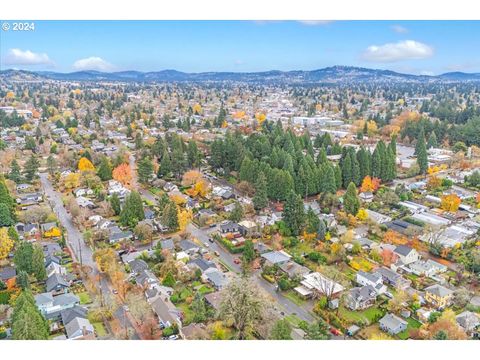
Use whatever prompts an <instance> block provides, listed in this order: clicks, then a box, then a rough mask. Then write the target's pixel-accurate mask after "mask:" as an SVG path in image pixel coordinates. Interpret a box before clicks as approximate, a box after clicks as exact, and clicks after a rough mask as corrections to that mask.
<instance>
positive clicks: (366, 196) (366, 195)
mask: <svg viewBox="0 0 480 360" xmlns="http://www.w3.org/2000/svg"><path fill="white" fill-rule="evenodd" d="M358 197H359V198H360V200H362V201H363V202H372V201H373V194H372V193H371V192H370V191H367V192H361V193H360V194H359V195H358Z"/></svg>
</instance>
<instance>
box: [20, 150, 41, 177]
mask: <svg viewBox="0 0 480 360" xmlns="http://www.w3.org/2000/svg"><path fill="white" fill-rule="evenodd" d="M39 167H40V162H39V161H38V159H37V157H36V156H35V155H34V154H32V155H31V156H30V157H29V158H28V160H27V162H26V163H25V167H24V169H23V171H24V173H25V179H26V180H27V181H29V182H31V181H32V180H33V179H35V177H36V176H37V171H38V168H39Z"/></svg>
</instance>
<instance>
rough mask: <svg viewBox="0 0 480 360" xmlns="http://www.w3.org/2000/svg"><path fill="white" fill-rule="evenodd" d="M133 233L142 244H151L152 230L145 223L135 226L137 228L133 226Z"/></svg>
mask: <svg viewBox="0 0 480 360" xmlns="http://www.w3.org/2000/svg"><path fill="white" fill-rule="evenodd" d="M134 232H135V236H136V237H137V238H138V240H140V241H142V242H150V243H151V242H152V240H153V229H152V227H151V226H150V225H148V224H146V223H139V224H137V226H135V229H134Z"/></svg>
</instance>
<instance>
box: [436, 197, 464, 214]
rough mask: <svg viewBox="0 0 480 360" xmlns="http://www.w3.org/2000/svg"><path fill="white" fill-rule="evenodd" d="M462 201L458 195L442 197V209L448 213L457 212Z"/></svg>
mask: <svg viewBox="0 0 480 360" xmlns="http://www.w3.org/2000/svg"><path fill="white" fill-rule="evenodd" d="M461 202H462V200H461V199H460V198H459V197H458V195H457V194H454V193H452V194H449V195H442V197H441V205H440V206H441V208H442V209H443V210H445V211H448V212H456V211H457V210H458V207H459V206H460V203H461Z"/></svg>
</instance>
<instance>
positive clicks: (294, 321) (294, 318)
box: [285, 315, 302, 327]
mask: <svg viewBox="0 0 480 360" xmlns="http://www.w3.org/2000/svg"><path fill="white" fill-rule="evenodd" d="M285 320H287V321H288V322H289V323H290V324H291V325H292V326H293V327H298V324H300V322H301V321H302V319H300V318H299V317H298V316H296V315H287V316H285Z"/></svg>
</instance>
